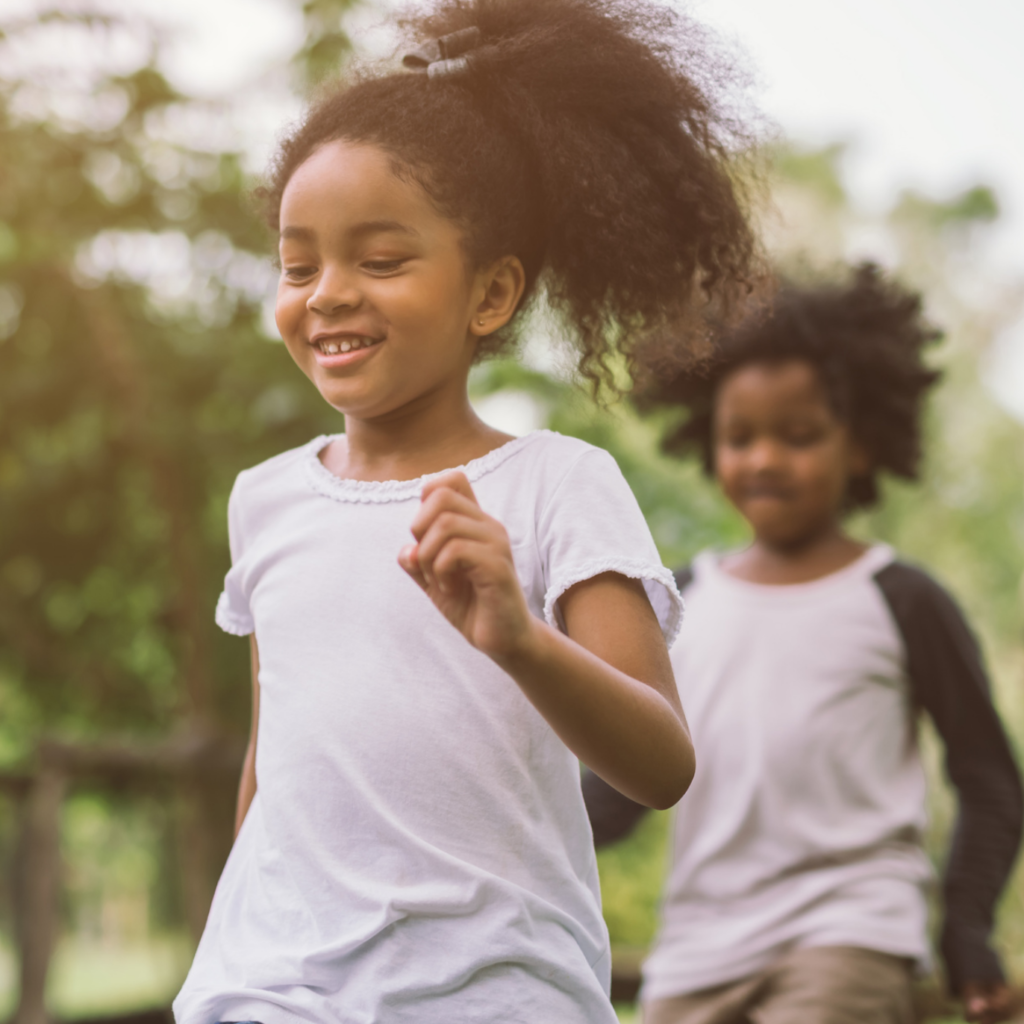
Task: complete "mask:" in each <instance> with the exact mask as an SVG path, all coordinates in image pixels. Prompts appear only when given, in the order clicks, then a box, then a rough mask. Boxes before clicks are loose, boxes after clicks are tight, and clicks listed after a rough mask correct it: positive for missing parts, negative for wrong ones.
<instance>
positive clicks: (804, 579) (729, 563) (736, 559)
mask: <svg viewBox="0 0 1024 1024" xmlns="http://www.w3.org/2000/svg"><path fill="white" fill-rule="evenodd" d="M867 547H868V545H866V544H862V543H861V542H860V541H856V540H854V539H853V538H852V537H849V536H847V535H846V534H845V533H844V532H843V530H842V529H841V528H840V527H839V526H838V525H833V526H831V527H830V528H829V529H827V530H823V531H822V532H820V533H817V534H815V535H813V536H811V537H807V538H805V539H802V540H801V541H798V542H796V543H793V544H786V545H780V544H772V543H770V542H768V541H766V540H765V539H763V538H755V540H754V543H753V544H751V545H750V547H749V548H745V549H744V550H743V551H737V552H736V553H735V554H731V555H727V556H726V557H725V558H724V559H723V561H722V568H723V569H724V570H725V572H727V573H728V574H729V575H730V576H735V577H736V578H737V579H741V580H746V581H747V582H749V583H765V584H771V585H776V586H780V585H781V586H785V585H786V584H795V583H810V582H812V581H813V580H818V579H821V578H822V577H823V576H829V575H831V574H832V573H834V572H838V571H839V570H840V569H845V568H846V566H848V565H850V564H851V563H852V562H855V561H856V560H857V559H858V558H860V556H861V555H862V554H864V552H865V551H866V550H867Z"/></svg>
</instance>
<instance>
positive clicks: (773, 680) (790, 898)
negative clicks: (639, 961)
mask: <svg viewBox="0 0 1024 1024" xmlns="http://www.w3.org/2000/svg"><path fill="white" fill-rule="evenodd" d="M935 337H936V333H935V332H933V331H931V330H929V329H928V328H927V327H926V326H924V325H923V323H922V320H921V314H920V302H919V299H918V297H917V296H916V295H913V294H911V293H909V292H907V291H904V290H902V289H900V288H898V287H897V286H895V285H893V284H890V283H887V282H886V281H885V280H884V279H883V277H882V276H881V275H880V273H879V272H878V271H877V269H875V268H873V267H871V266H864V267H861V268H859V269H858V270H857V271H856V273H855V275H854V277H853V280H852V281H851V282H849V283H846V284H842V285H832V286H826V287H807V288H801V287H788V288H785V289H783V291H782V292H781V294H780V295H779V296H778V298H777V300H776V301H775V302H774V307H773V308H772V309H771V310H770V311H769V313H768V314H767V315H761V316H758V317H756V318H754V319H752V320H751V321H750V322H748V323H747V324H746V325H744V326H743V327H741V328H740V329H739V330H737V331H735V332H733V333H731V334H729V335H728V336H727V337H726V338H725V339H724V341H723V343H722V345H721V347H720V349H719V350H718V352H717V354H716V356H715V358H714V360H713V362H712V364H711V365H710V367H709V368H708V369H707V371H706V372H689V371H688V372H684V373H682V374H680V375H678V376H676V377H675V378H674V379H668V380H665V381H664V382H663V383H662V384H661V385H660V386H659V389H658V393H657V395H656V396H655V397H656V398H657V399H658V400H660V401H663V402H665V403H666V404H669V405H675V406H677V407H681V408H683V409H685V410H687V411H688V412H689V414H690V415H689V419H688V420H687V421H686V423H685V425H684V426H683V427H682V428H681V429H680V430H679V431H678V432H677V433H675V434H674V435H672V436H671V437H669V439H668V445H669V447H670V449H673V450H675V451H678V452H684V451H695V452H696V453H698V454H699V456H700V457H701V458H702V459H703V462H704V466H705V468H706V469H707V471H708V472H709V473H711V474H713V475H714V476H715V477H716V479H717V480H718V481H719V483H720V484H721V486H722V489H723V490H724V492H725V494H726V496H727V497H728V498H729V500H730V501H731V502H732V503H733V505H735V507H736V508H737V509H738V510H739V512H740V513H741V514H742V515H743V517H744V518H745V519H746V520H747V522H748V523H749V524H750V528H751V530H752V532H753V535H754V536H753V541H752V542H751V544H750V546H749V547H747V548H745V549H744V550H742V551H735V552H731V553H728V554H725V555H719V554H713V553H710V552H709V553H705V554H702V555H700V556H699V557H698V558H697V559H696V560H695V561H694V563H693V566H692V567H691V568H687V569H684V570H682V571H681V572H679V573H678V574H677V580H678V582H679V584H680V587H681V588H682V589H683V590H684V592H685V599H686V603H687V621H686V626H685V628H684V630H683V634H682V636H681V638H680V640H679V642H678V643H677V644H676V645H675V646H674V648H673V650H672V662H673V666H674V668H675V672H676V679H677V680H678V684H679V692H680V696H681V698H682V701H683V704H684V706H685V707H686V710H687V714H688V716H689V721H690V725H691V728H692V730H693V737H694V742H695V744H696V745H697V749H698V750H699V751H700V763H699V768H698V771H697V775H696V778H695V780H694V783H693V785H692V786H691V788H690V791H689V792H688V793H687V795H686V798H685V799H684V800H683V801H682V803H681V804H680V806H679V808H678V810H677V813H676V820H675V827H674V851H673V854H672V860H671V866H670V870H669V877H668V881H667V884H666V888H665V900H664V908H663V912H662V921H661V927H660V931H659V934H658V938H657V940H656V943H655V946H654V949H653V951H652V953H651V955H650V958H649V959H648V961H647V963H646V964H645V967H644V984H643V990H642V999H643V1002H644V1021H645V1024H733V1022H735V1024H741V1022H747V1021H755V1022H757V1024H789V1022H793V1024H824V1022H828V1024H833V1022H834V1024H847V1022H848V1024H860V1022H865V1021H871V1022H872V1024H890V1022H891V1024H897V1022H899V1024H905V1022H910V1021H911V1020H912V1019H913V1017H912V1008H911V977H912V968H913V966H914V965H922V966H923V965H926V964H927V962H928V958H929V954H928V934H927V920H926V918H927V900H926V892H927V889H928V887H929V884H930V881H931V871H930V867H929V863H928V859H927V857H926V856H925V852H924V848H923V845H922V835H923V832H924V829H925V778H924V773H923V770H922V767H921V762H920V757H919V754H918V749H917V743H916V737H915V733H916V728H915V727H916V722H917V718H918V715H919V714H920V712H922V711H924V712H927V713H928V715H929V716H930V717H931V719H932V721H933V722H934V723H935V726H936V728H937V729H938V732H939V735H940V737H941V739H942V742H943V743H944V745H945V754H946V766H947V770H948V773H949V777H950V779H951V781H952V783H953V785H954V787H955V788H956V790H957V794H958V797H959V814H958V817H957V823H956V828H955V830H954V835H953V841H952V846H951V848H950V853H949V858H948V862H947V865H946V869H945V879H944V884H943V889H942V892H943V897H944V924H943V927H942V933H941V951H942V956H943V959H944V960H945V965H946V972H947V977H948V981H949V984H950V986H951V988H952V990H953V992H954V993H956V994H957V995H959V996H961V997H962V998H963V1000H964V1002H965V1008H966V1011H967V1015H968V1019H969V1020H977V1021H986V1022H993V1021H998V1020H1003V1019H1006V1014H1007V1011H1008V998H1007V997H1008V994H1007V989H1006V985H1005V981H1004V975H1003V970H1002V967H1001V965H1000V962H999V958H998V956H997V954H996V952H995V951H994V950H993V949H992V947H991V946H990V944H989V938H990V934H991V931H992V924H993V914H994V908H995V905H996V901H997V899H998V896H999V893H1000V891H1001V890H1002V888H1003V886H1004V885H1005V883H1006V879H1007V877H1008V875H1009V872H1010V870H1011V867H1012V865H1013V862H1014V858H1015V855H1016V851H1017V847H1018V843H1019V839H1020V832H1021V784H1020V779H1019V776H1018V773H1017V768H1016V766H1015V765H1014V761H1013V757H1012V756H1011V753H1010V748H1009V744H1008V743H1007V739H1006V736H1005V735H1004V733H1003V729H1002V727H1001V725H1000V722H999V718H998V716H997V714H996V711H995V709H994V708H993V706H992V701H991V697H990V694H989V686H988V681H987V679H986V675H985V670H984V668H983V667H982V662H981V655H980V652H979V650H978V646H977V643H976V642H975V640H974V638H973V636H972V635H971V632H970V630H969V628H968V626H967V625H966V623H965V622H964V619H963V616H962V615H961V613H960V611H959V610H958V608H957V606H956V605H955V604H954V602H953V600H952V599H951V598H950V597H949V595H948V594H947V593H946V591H945V590H943V589H942V588H941V587H940V586H939V585H938V584H937V583H936V582H935V581H934V580H933V579H931V577H929V576H928V575H926V574H925V573H924V572H922V571H921V570H920V569H917V568H914V567H912V566H910V565H907V564H906V563H904V562H902V561H900V560H899V557H898V556H897V554H896V553H895V552H894V551H892V550H891V549H890V548H889V547H887V546H885V545H883V544H875V545H865V544H862V543H860V542H858V541H856V540H854V539H853V538H852V537H850V536H849V535H848V534H847V533H846V532H845V530H844V528H843V519H844V516H845V515H846V513H848V512H849V511H851V510H853V509H855V508H863V507H867V506H870V505H872V504H874V503H875V502H876V501H877V500H878V498H879V492H878V482H877V481H878V476H879V474H880V473H881V472H890V473H893V474H895V475H897V476H902V477H905V478H908V479H914V478H916V475H917V465H918V459H919V455H920V449H921V427H920V417H921V409H922V404H923V400H924V398H925V395H926V393H927V391H928V389H929V388H930V387H931V386H932V384H933V383H934V382H935V380H936V378H937V376H938V374H936V373H935V372H933V371H931V370H929V369H927V368H926V367H925V365H924V364H923V362H922V359H921V355H922V349H923V347H924V346H925V344H926V343H927V342H929V341H930V340H932V339H934V338H935ZM584 790H585V792H586V795H587V803H588V809H589V811H590V814H591V819H592V821H593V824H594V832H595V838H596V840H597V842H598V843H601V842H607V841H610V840H612V839H614V838H616V837H618V836H621V835H623V834H625V833H626V832H627V831H628V830H629V829H630V828H631V827H632V825H633V824H634V823H635V822H636V821H637V820H638V818H639V817H640V815H641V814H642V813H643V810H644V809H643V808H640V807H638V806H637V805H636V804H633V803H631V802H630V801H628V800H627V799H626V798H624V797H622V796H621V795H620V794H618V793H617V792H615V791H614V790H612V789H610V788H609V787H607V786H606V785H605V784H604V783H602V782H601V780H600V779H598V778H596V777H593V776H591V777H588V779H587V780H586V781H585V783H584Z"/></svg>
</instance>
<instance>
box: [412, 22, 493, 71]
mask: <svg viewBox="0 0 1024 1024" xmlns="http://www.w3.org/2000/svg"><path fill="white" fill-rule="evenodd" d="M480 39H481V35H480V29H478V28H477V27H476V26H475V25H471V26H470V27H469V28H460V29H459V31H458V32H449V33H448V35H446V36H439V37H438V38H437V39H428V40H427V41H426V42H425V43H423V44H422V46H420V47H418V48H417V49H415V50H410V51H409V52H408V53H407V54H405V55H404V56H403V57H402V64H403V65H404V66H405V67H407V68H411V69H412V70H413V71H426V73H427V77H428V78H437V77H438V76H441V75H455V74H459V73H460V72H462V71H465V70H466V68H467V67H469V58H468V56H467V54H468V53H469V51H470V50H473V49H475V48H476V47H478V46H479V45H480Z"/></svg>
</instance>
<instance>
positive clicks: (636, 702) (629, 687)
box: [399, 472, 694, 808]
mask: <svg viewBox="0 0 1024 1024" xmlns="http://www.w3.org/2000/svg"><path fill="white" fill-rule="evenodd" d="M412 532H413V536H414V537H415V538H416V540H417V543H416V544H413V545H409V546H408V547H406V548H404V549H403V550H402V552H401V554H400V556H399V561H400V563H401V565H402V567H403V568H404V569H405V570H406V572H408V573H409V575H410V576H412V577H413V578H414V579H415V580H416V582H417V583H419V585H420V586H421V587H422V588H423V589H424V590H425V591H426V593H427V595H428V596H429V597H430V599H431V600H432V601H433V602H434V604H435V605H436V606H437V607H438V609H439V610H440V611H441V612H442V613H443V614H444V615H445V616H446V618H447V619H448V620H449V621H450V622H451V623H452V624H453V625H454V626H455V627H456V628H457V629H458V630H459V631H460V632H461V633H462V634H463V635H464V636H465V637H466V639H467V640H469V642H470V643H471V644H473V646H474V647H476V648H477V649H478V650H480V651H482V652H483V653H484V654H487V655H488V656H489V657H490V658H492V659H493V660H494V661H495V662H496V663H497V664H498V665H500V666H501V667H502V668H503V669H504V670H505V671H506V672H507V673H508V674H509V675H510V676H512V678H513V679H514V680H515V681H516V682H517V683H518V684H519V686H520V688H521V689H522V691H523V693H524V694H525V695H526V696H527V697H528V698H529V700H530V701H531V703H532V704H533V705H534V707H536V708H537V710H538V711H539V712H540V713H541V714H542V715H543V716H544V718H545V719H546V720H547V721H548V723H549V724H550V725H551V727H552V728H553V729H554V730H555V732H556V733H558V735H559V736H560V737H561V738H562V740H563V741H564V742H565V744H566V746H568V747H569V749H570V750H572V751H573V753H574V754H576V756H577V757H579V759H580V760H581V761H583V763H584V764H586V765H587V766H588V767H589V768H590V769H591V770H593V771H594V772H595V773H596V774H598V775H600V776H601V778H603V779H604V780H605V781H606V782H608V783H609V784H610V785H612V786H614V787H615V788H616V789H618V790H620V791H621V792H623V793H625V794H626V795H627V796H629V797H630V798H632V799H634V800H636V801H638V802H639V803H643V804H645V805H647V806H650V807H658V808H664V807H670V806H671V805H672V804H674V803H675V802H676V801H677V800H678V799H679V798H680V797H681V796H682V795H683V793H684V792H686V789H687V787H688V786H689V784H690V781H691V779H692V778H693V772H694V755H693V746H692V744H691V743H690V735H689V731H688V729H687V727H686V720H685V718H684V716H683V711H682V708H681V706H680V704H679V696H678V693H677V691H676V685H675V680H674V678H673V675H672V667H671V664H670V662H669V658H668V651H667V649H666V647H665V640H664V637H663V636H662V633H661V628H660V626H659V625H658V621H657V617H656V616H655V614H654V610H653V609H652V608H651V605H650V602H649V601H648V599H647V595H646V593H645V592H644V589H643V585H642V584H641V583H639V582H637V581H635V580H630V579H627V578H626V577H624V576H621V575H618V574H617V573H604V574H602V575H600V576H596V577H594V578H592V579H589V580H585V581H584V582H582V583H578V584H576V586H574V587H571V588H570V589H569V590H567V591H566V592H565V594H563V595H562V598H561V601H560V608H561V612H562V616H563V619H564V621H565V624H566V630H567V632H568V636H566V635H564V634H562V633H560V632H559V631H558V630H555V629H552V628H551V627H550V626H548V625H546V624H545V623H543V622H541V621H540V620H538V619H537V618H536V617H535V616H533V615H532V614H531V613H530V610H529V608H528V607H527V605H526V598H525V596H524V594H523V592H522V588H521V587H520V585H519V579H518V577H517V576H516V571H515V565H514V563H513V561H512V551H511V547H510V545H509V540H508V535H507V533H506V532H505V529H504V527H503V526H502V525H501V523H499V522H498V521H497V520H496V519H494V518H492V517H491V516H488V515H486V514H485V513H484V512H483V510H482V509H481V508H480V506H479V505H478V504H477V502H476V498H475V496H474V495H473V490H472V488H471V487H470V485H469V481H468V480H467V479H466V477H465V475H464V474H462V473H458V472H455V473H446V474H444V475H443V476H440V477H437V478H435V479H434V480H432V481H431V482H430V483H429V484H428V485H427V486H426V487H425V488H424V490H423V503H422V505H421V506H420V509H419V512H418V513H417V515H416V517H415V519H414V520H413V525H412Z"/></svg>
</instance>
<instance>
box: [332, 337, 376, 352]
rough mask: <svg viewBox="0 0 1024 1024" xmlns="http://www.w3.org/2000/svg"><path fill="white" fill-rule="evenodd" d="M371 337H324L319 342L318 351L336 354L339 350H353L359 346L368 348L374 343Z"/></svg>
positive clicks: (359, 347)
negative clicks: (342, 339) (338, 338)
mask: <svg viewBox="0 0 1024 1024" xmlns="http://www.w3.org/2000/svg"><path fill="white" fill-rule="evenodd" d="M375 344H376V341H374V339H373V338H352V339H348V338H346V339H345V340H344V341H330V340H327V339H324V340H323V341H321V342H319V348H320V351H321V352H323V353H325V354H326V355H329V356H334V355H337V354H338V353H339V352H355V351H356V350H358V349H361V348H369V347H370V346H371V345H375Z"/></svg>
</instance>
